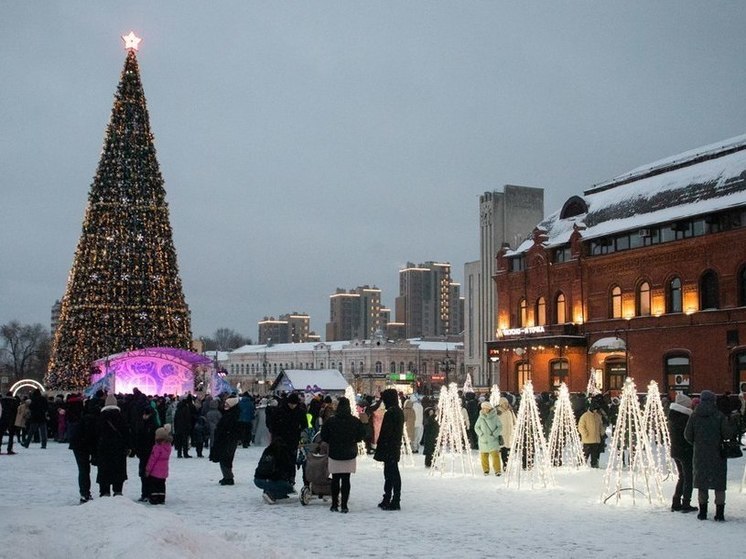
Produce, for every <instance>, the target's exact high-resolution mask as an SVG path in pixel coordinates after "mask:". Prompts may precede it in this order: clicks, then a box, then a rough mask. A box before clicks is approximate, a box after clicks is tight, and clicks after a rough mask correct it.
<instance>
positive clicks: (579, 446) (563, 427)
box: [549, 382, 585, 468]
mask: <svg viewBox="0 0 746 559" xmlns="http://www.w3.org/2000/svg"><path fill="white" fill-rule="evenodd" d="M549 456H550V457H551V464H552V466H554V467H559V466H564V467H568V468H580V467H581V466H584V465H585V457H584V456H583V443H581V442H580V433H578V424H577V422H576V421H575V413H574V412H573V411H572V403H571V402H570V392H569V391H568V390H567V385H566V384H565V383H564V382H563V383H562V384H560V388H559V396H558V398H557V401H556V402H555V404H554V420H553V421H552V428H551V430H550V431H549Z"/></svg>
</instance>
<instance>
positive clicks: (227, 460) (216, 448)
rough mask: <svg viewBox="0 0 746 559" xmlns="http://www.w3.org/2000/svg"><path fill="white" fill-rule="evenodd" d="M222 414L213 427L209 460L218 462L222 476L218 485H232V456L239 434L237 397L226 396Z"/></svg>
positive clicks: (234, 452)
mask: <svg viewBox="0 0 746 559" xmlns="http://www.w3.org/2000/svg"><path fill="white" fill-rule="evenodd" d="M223 406H224V411H223V416H222V417H221V418H220V421H218V425H217V427H216V428H215V439H214V441H213V443H212V444H211V445H210V462H217V463H219V464H220V472H221V473H222V474H223V477H222V478H221V479H220V481H219V482H218V483H220V485H234V484H235V481H234V478H233V458H234V456H235V455H236V447H238V438H239V436H240V433H239V429H238V414H239V409H238V398H237V397H231V398H226V400H225V403H224V404H223Z"/></svg>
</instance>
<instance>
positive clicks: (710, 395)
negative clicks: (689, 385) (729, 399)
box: [699, 390, 715, 403]
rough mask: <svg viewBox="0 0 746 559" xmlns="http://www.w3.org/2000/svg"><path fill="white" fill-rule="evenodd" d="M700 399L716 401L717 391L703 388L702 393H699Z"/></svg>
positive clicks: (701, 401)
mask: <svg viewBox="0 0 746 559" xmlns="http://www.w3.org/2000/svg"><path fill="white" fill-rule="evenodd" d="M699 401H700V403H704V402H714V401H715V393H714V392H713V391H711V390H703V391H702V393H701V394H700V395H699Z"/></svg>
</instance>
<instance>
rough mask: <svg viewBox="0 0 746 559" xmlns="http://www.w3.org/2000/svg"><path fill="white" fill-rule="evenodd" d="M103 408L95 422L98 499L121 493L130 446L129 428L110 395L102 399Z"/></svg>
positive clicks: (125, 476) (112, 396)
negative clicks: (103, 400)
mask: <svg viewBox="0 0 746 559" xmlns="http://www.w3.org/2000/svg"><path fill="white" fill-rule="evenodd" d="M104 403H105V405H104V407H103V408H101V413H100V414H99V415H98V418H97V419H96V464H97V465H98V475H97V476H96V482H97V483H98V486H99V493H100V496H101V497H108V496H110V495H111V494H112V493H113V494H114V495H115V496H117V495H121V494H122V488H123V487H124V482H125V480H126V479H127V456H128V455H129V451H130V448H131V446H132V444H131V442H130V431H129V425H128V424H127V421H126V419H125V418H124V416H123V415H122V413H121V410H120V408H119V406H118V405H117V399H116V398H115V397H114V395H113V394H109V395H108V396H107V397H106V400H105V402H104Z"/></svg>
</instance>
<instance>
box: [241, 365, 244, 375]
mask: <svg viewBox="0 0 746 559" xmlns="http://www.w3.org/2000/svg"><path fill="white" fill-rule="evenodd" d="M243 367H244V364H243V363H241V374H243Z"/></svg>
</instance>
